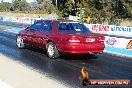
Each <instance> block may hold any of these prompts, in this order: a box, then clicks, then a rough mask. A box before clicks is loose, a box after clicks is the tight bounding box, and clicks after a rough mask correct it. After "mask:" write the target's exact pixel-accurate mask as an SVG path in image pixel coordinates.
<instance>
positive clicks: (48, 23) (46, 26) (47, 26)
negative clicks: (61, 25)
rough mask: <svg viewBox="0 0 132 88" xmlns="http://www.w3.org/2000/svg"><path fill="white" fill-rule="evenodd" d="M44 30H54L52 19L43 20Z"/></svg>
mask: <svg viewBox="0 0 132 88" xmlns="http://www.w3.org/2000/svg"><path fill="white" fill-rule="evenodd" d="M42 31H43V32H51V31H52V22H51V21H45V22H43V24H42Z"/></svg>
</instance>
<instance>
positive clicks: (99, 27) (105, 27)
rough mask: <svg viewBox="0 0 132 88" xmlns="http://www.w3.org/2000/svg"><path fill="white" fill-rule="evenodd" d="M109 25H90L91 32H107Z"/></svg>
mask: <svg viewBox="0 0 132 88" xmlns="http://www.w3.org/2000/svg"><path fill="white" fill-rule="evenodd" d="M109 28H110V27H109V25H101V24H93V25H92V30H93V31H94V32H99V31H107V32H108V31H109Z"/></svg>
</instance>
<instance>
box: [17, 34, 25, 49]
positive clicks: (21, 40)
mask: <svg viewBox="0 0 132 88" xmlns="http://www.w3.org/2000/svg"><path fill="white" fill-rule="evenodd" d="M16 42H17V47H18V48H20V49H23V48H25V44H24V42H23V38H22V37H21V36H19V35H18V36H17V39H16Z"/></svg>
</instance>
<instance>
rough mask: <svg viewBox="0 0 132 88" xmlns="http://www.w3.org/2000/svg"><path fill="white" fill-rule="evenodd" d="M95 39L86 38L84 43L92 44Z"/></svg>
mask: <svg viewBox="0 0 132 88" xmlns="http://www.w3.org/2000/svg"><path fill="white" fill-rule="evenodd" d="M94 41H95V39H94V38H86V42H94Z"/></svg>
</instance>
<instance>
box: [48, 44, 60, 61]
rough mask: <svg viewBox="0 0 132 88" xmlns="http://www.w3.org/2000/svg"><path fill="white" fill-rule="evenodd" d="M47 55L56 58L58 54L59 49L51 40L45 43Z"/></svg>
mask: <svg viewBox="0 0 132 88" xmlns="http://www.w3.org/2000/svg"><path fill="white" fill-rule="evenodd" d="M47 55H48V56H49V57H50V58H52V59H56V58H58V57H59V56H60V54H59V51H58V49H57V47H56V45H55V44H54V43H53V42H49V43H48V44H47Z"/></svg>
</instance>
